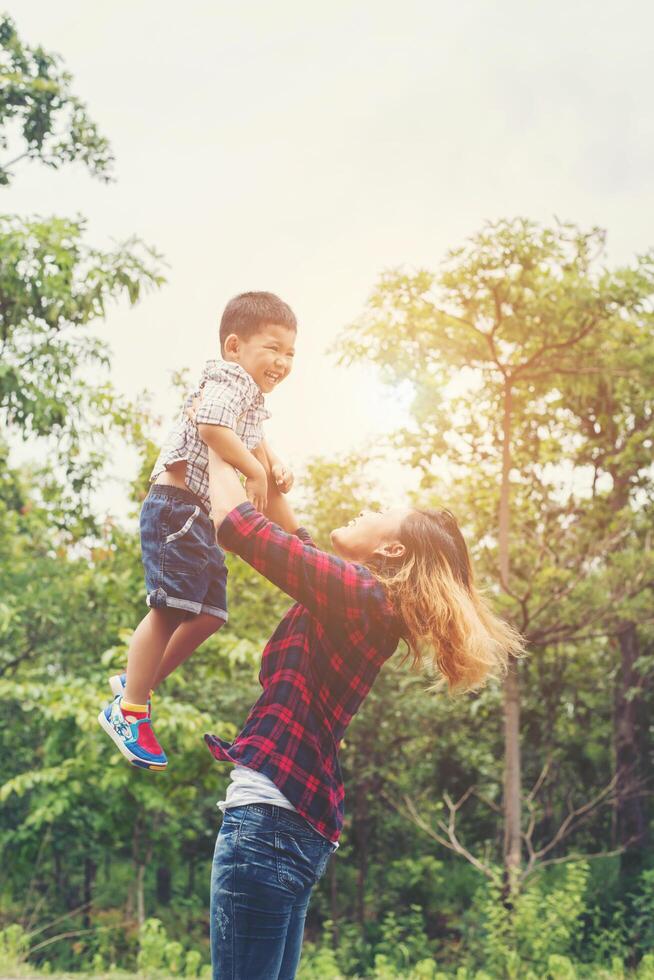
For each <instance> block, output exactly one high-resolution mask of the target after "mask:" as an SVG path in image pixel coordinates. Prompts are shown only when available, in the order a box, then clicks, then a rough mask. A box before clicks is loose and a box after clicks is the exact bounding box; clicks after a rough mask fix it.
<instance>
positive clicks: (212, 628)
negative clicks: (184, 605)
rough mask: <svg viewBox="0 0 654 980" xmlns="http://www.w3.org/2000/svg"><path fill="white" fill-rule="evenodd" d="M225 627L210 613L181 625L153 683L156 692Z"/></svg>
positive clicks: (171, 638)
mask: <svg viewBox="0 0 654 980" xmlns="http://www.w3.org/2000/svg"><path fill="white" fill-rule="evenodd" d="M223 625H224V623H223V620H222V619H218V618H217V617H216V616H211V615H210V614H209V613H199V614H198V615H197V616H191V617H190V618H189V619H185V620H184V622H183V623H180V624H179V626H178V627H177V629H176V630H175V632H174V633H173V635H172V636H171V637H170V639H169V640H168V645H167V647H166V651H165V653H164V655H163V658H162V660H161V662H160V663H159V667H158V669H157V672H156V675H155V678H154V681H153V683H152V687H153V689H155V690H156V688H157V687H158V686H159V684H161V682H162V681H163V680H164V679H165V678H166V677H168V675H169V674H172V672H173V671H174V670H175V668H176V667H179V665H180V664H181V663H184V661H185V660H188V658H189V657H190V656H191V654H192V653H194V651H195V650H197V648H198V647H199V646H200V645H201V644H202V643H204V641H205V640H208V639H209V637H210V636H212V635H213V634H214V633H216V632H217V631H218V630H219V629H220V628H221V626H223Z"/></svg>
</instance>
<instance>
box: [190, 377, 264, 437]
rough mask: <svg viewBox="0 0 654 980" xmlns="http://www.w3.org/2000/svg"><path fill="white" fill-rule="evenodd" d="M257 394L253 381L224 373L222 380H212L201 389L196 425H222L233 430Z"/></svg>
mask: <svg viewBox="0 0 654 980" xmlns="http://www.w3.org/2000/svg"><path fill="white" fill-rule="evenodd" d="M257 392H258V388H257V387H256V385H255V383H254V381H249V380H248V378H247V377H246V376H244V375H235V374H229V373H228V372H224V378H223V377H221V378H220V379H219V380H218V379H213V378H212V379H211V381H207V382H206V384H205V385H204V386H203V387H202V389H201V392H200V397H201V399H202V400H201V402H200V405H199V407H198V410H197V413H196V416H195V422H196V425H224V426H227V428H229V429H235V428H236V424H237V422H238V420H239V418H240V417H241V416H242V415H243V414H244V413H245V412H246V411H247V410H248V408H249V407H250V405H251V403H252V400H253V397H254V395H256V393H257Z"/></svg>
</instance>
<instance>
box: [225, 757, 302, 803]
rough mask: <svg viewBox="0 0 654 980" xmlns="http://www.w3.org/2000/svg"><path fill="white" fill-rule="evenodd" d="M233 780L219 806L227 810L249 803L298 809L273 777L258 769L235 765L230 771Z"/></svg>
mask: <svg viewBox="0 0 654 980" xmlns="http://www.w3.org/2000/svg"><path fill="white" fill-rule="evenodd" d="M230 779H231V782H230V784H229V786H228V787H227V793H226V795H225V799H224V800H221V801H220V802H219V803H218V804H217V806H218V807H219V808H220V809H221V810H222V811H223V813H224V812H225V810H226V809H227V808H228V807H230V806H245V805H246V804H247V803H270V804H271V805H272V806H279V807H283V808H284V809H285V810H293V811H294V812H295V813H297V810H296V809H295V807H294V806H293V804H292V803H291V802H290V801H289V800H287V799H286V797H285V796H284V794H283V793H282V792H281V790H279V789H278V788H277V787H276V786H275V784H274V783H273V781H272V779H268V777H267V776H264V774H263V773H262V772H257V770H256V769H248V767H247V766H234V768H233V769H232V771H231V773H230Z"/></svg>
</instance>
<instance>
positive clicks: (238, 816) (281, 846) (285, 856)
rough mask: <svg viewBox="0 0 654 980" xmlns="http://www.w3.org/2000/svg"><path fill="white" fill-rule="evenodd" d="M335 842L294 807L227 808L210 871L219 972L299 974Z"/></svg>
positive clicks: (232, 977) (219, 976) (270, 978)
mask: <svg viewBox="0 0 654 980" xmlns="http://www.w3.org/2000/svg"><path fill="white" fill-rule="evenodd" d="M334 850H335V845H334V844H332V843H330V842H329V841H328V840H327V839H326V838H325V837H322V836H321V835H320V834H319V833H318V832H317V831H315V830H314V829H313V827H311V825H310V824H309V823H308V822H307V821H306V820H305V819H304V817H301V816H300V815H299V813H294V812H293V811H292V810H284V809H283V808H281V807H277V806H272V805H271V804H269V803H249V804H247V806H237V807H230V808H228V809H227V810H225V813H224V817H223V823H222V826H221V828H220V833H219V834H218V839H217V841H216V850H215V853H214V859H213V868H212V871H211V961H212V964H213V978H214V980H293V977H294V976H295V972H296V970H297V967H298V963H299V962H300V953H301V951H302V937H303V934H304V920H305V918H306V914H307V909H308V907H309V899H310V898H311V892H312V890H313V886H314V885H315V883H316V882H317V881H318V879H319V878H320V877H321V876H322V875H323V874H324V872H325V868H326V867H327V862H328V861H329V858H330V857H331V855H332V854H333V852H334Z"/></svg>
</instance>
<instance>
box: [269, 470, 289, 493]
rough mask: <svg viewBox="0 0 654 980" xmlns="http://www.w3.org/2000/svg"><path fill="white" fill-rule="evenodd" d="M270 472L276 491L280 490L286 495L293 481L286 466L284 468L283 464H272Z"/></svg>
mask: <svg viewBox="0 0 654 980" xmlns="http://www.w3.org/2000/svg"><path fill="white" fill-rule="evenodd" d="M270 472H271V474H272V478H273V480H274V481H275V486H276V487H277V489H278V490H281V492H282V493H288V491H289V490H290V489H291V487H292V486H293V481H294V479H295V477H294V476H293V474H292V473H291V471H290V470H289V468H288V466H285V465H284V463H273V465H272V467H271V470H270Z"/></svg>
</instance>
